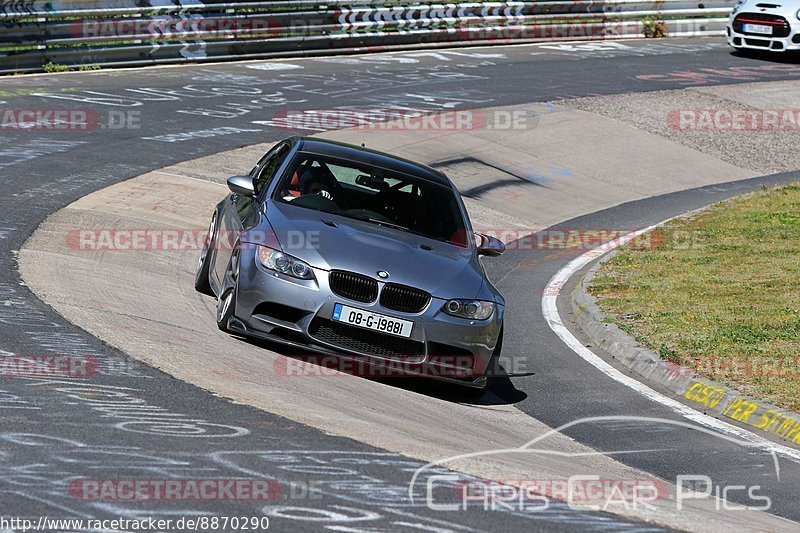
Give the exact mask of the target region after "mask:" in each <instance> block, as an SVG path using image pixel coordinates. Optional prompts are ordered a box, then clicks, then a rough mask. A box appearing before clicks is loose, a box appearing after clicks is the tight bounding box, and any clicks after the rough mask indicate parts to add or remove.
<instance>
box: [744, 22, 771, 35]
mask: <svg viewBox="0 0 800 533" xmlns="http://www.w3.org/2000/svg"><path fill="white" fill-rule="evenodd" d="M744 32H745V33H759V34H761V35H772V26H765V25H763V24H745V25H744Z"/></svg>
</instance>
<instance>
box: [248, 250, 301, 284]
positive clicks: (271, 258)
mask: <svg viewBox="0 0 800 533" xmlns="http://www.w3.org/2000/svg"><path fill="white" fill-rule="evenodd" d="M256 261H258V262H259V263H261V266H263V267H264V268H268V269H270V270H274V271H275V272H280V273H281V274H286V275H287V276H291V277H293V278H298V279H314V271H313V270H311V267H310V266H308V263H306V262H304V261H301V260H299V259H297V258H296V257H292V256H291V255H286V254H285V253H283V252H280V251H278V250H273V249H272V248H267V247H266V246H259V247H258V250H257V252H256Z"/></svg>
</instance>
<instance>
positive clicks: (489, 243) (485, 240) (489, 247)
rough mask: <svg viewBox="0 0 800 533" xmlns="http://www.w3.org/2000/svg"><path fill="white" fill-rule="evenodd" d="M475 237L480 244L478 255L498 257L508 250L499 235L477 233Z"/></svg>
mask: <svg viewBox="0 0 800 533" xmlns="http://www.w3.org/2000/svg"><path fill="white" fill-rule="evenodd" d="M475 239H476V240H477V245H478V255H488V256H492V257H496V256H498V255H501V254H502V253H503V252H505V251H506V245H505V244H503V241H501V240H500V239H498V238H497V237H491V236H489V235H484V234H483V233H476V234H475Z"/></svg>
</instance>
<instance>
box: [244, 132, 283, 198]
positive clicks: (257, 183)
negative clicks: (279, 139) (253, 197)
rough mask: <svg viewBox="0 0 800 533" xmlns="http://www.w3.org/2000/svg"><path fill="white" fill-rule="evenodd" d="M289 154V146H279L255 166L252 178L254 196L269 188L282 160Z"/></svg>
mask: <svg viewBox="0 0 800 533" xmlns="http://www.w3.org/2000/svg"><path fill="white" fill-rule="evenodd" d="M288 152H289V146H288V145H286V144H281V145H279V146H276V147H275V148H273V149H272V150H270V151H269V152H268V153H267V155H265V156H264V159H262V160H261V161H260V162H259V164H258V165H257V166H256V168H255V169H254V170H255V175H254V176H253V186H254V187H255V191H256V194H261V193H262V192H263V191H265V190H266V189H267V187H269V184H270V182H271V181H272V178H274V177H275V173H276V172H277V171H278V167H280V166H281V163H282V162H283V159H284V158H285V157H286V154H287V153H288Z"/></svg>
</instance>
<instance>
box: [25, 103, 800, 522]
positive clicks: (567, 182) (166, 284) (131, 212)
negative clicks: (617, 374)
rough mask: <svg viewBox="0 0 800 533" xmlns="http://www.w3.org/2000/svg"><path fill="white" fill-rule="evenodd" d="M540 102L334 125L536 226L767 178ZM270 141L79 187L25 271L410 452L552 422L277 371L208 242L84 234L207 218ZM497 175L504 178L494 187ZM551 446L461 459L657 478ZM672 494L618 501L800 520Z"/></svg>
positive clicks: (497, 223)
mask: <svg viewBox="0 0 800 533" xmlns="http://www.w3.org/2000/svg"><path fill="white" fill-rule="evenodd" d="M639 97H640V95H630V96H629V98H639ZM645 97H646V96H645ZM645 97H643V98H645ZM608 99H609V101H615V99H614V98H613V97H608ZM515 109H518V107H515ZM530 109H532V110H533V111H534V112H535V114H536V116H538V117H539V118H538V121H537V123H536V124H535V127H531V128H529V129H524V130H519V131H492V130H480V129H477V130H470V131H459V132H441V131H438V132H437V131H424V132H423V131H403V130H397V129H390V128H387V129H385V130H377V129H370V130H367V131H365V130H359V129H355V130H341V131H337V132H330V133H327V134H325V136H326V137H330V138H334V139H337V140H342V141H345V142H351V143H356V144H360V143H361V142H365V143H366V144H367V146H368V147H370V148H375V149H380V150H386V151H389V152H391V153H395V154H398V155H401V156H405V157H409V158H411V159H415V160H418V161H421V162H424V163H428V164H432V165H434V166H437V167H438V168H441V169H442V170H444V171H445V172H447V173H448V174H449V175H450V176H451V177H452V178H453V180H454V181H455V183H456V184H457V185H458V186H459V188H460V189H461V190H462V192H465V189H466V190H467V191H468V190H470V189H472V190H473V191H475V192H474V193H473V194H471V195H469V196H467V198H466V202H467V206H468V209H469V211H470V214H471V216H472V219H473V223H474V225H475V227H476V228H498V227H499V228H508V227H514V228H517V229H523V230H524V229H527V230H531V231H532V230H536V229H541V228H544V227H547V226H550V225H552V224H555V223H557V222H560V221H564V220H568V219H570V218H572V217H575V216H578V215H581V214H585V213H589V212H593V211H597V210H599V209H602V208H605V207H611V206H614V205H618V204H620V203H623V202H627V201H631V200H636V199H639V198H646V197H649V196H653V195H657V194H662V193H666V192H671V191H677V190H683V189H687V188H691V187H696V186H701V185H707V184H713V183H722V182H728V181H731V180H734V179H744V178H747V177H751V176H753V175H754V172H753V170H750V169H747V168H739V167H737V166H735V165H733V164H731V163H728V162H725V161H720V160H719V159H716V158H714V157H712V156H710V155H708V154H705V153H701V152H698V151H696V150H693V149H691V148H689V147H687V146H684V145H682V144H680V143H676V142H673V141H671V140H668V139H665V138H663V137H662V136H659V135H654V134H652V133H648V132H646V131H642V130H641V129H637V128H634V127H631V126H630V125H627V124H624V123H621V122H620V121H617V120H615V119H612V118H609V117H607V116H601V115H597V114H593V113H589V112H585V111H580V110H574V109H569V108H567V107H563V106H552V105H544V104H535V105H532V106H531V107H530ZM365 139H366V140H365ZM576 147H577V148H576ZM265 149H266V146H263V145H259V146H256V147H251V148H247V149H241V150H236V151H233V152H225V153H221V154H217V155H215V156H211V157H205V158H201V159H198V160H194V161H188V162H185V163H181V164H178V165H174V166H172V167H169V168H165V169H163V170H162V171H156V172H151V173H148V174H145V175H142V176H139V177H137V178H134V179H131V180H129V181H126V182H123V183H120V184H117V185H114V186H111V187H109V188H107V189H103V190H101V191H98V192H96V193H93V194H91V195H89V196H86V197H84V198H81V199H80V200H78V201H76V202H74V203H73V204H71V205H70V206H68V207H67V208H65V209H63V210H61V211H59V212H57V213H55V214H53V215H52V216H50V217H49V218H48V219H47V221H46V222H45V223H44V224H43V225H42V226H41V227H40V228H39V230H37V232H36V233H35V234H34V235H33V236H32V237H31V239H30V240H29V241H28V242H27V243H26V245H25V247H24V248H23V250H21V252H20V270H21V272H22V275H23V278H24V280H25V282H26V283H27V284H28V285H29V286H30V287H31V288H32V290H34V291H35V292H36V293H37V294H38V295H39V296H40V297H41V298H42V299H43V300H44V301H45V302H47V303H48V304H50V305H52V306H53V307H54V308H55V309H56V310H57V311H58V312H59V313H61V314H62V315H63V316H64V317H65V318H67V319H68V320H70V321H71V322H74V323H76V324H78V325H80V326H81V327H83V328H84V329H86V330H87V331H89V332H90V333H92V334H94V335H96V336H97V337H99V338H100V339H102V340H104V341H106V342H108V343H109V344H111V345H112V346H115V347H118V348H120V349H121V350H123V351H125V352H126V353H128V354H130V355H131V356H132V357H134V358H137V359H140V360H142V361H144V362H146V363H148V364H151V365H153V366H155V367H157V368H159V369H162V370H164V371H165V372H167V373H169V374H171V375H173V376H175V377H177V378H179V379H181V380H184V381H187V382H190V383H193V384H196V385H198V386H200V387H202V388H205V389H207V390H210V391H212V392H214V393H216V394H218V395H220V396H223V397H226V398H230V399H232V400H234V401H236V402H241V403H246V404H249V405H253V406H255V407H258V408H261V409H264V410H267V411H269V412H273V413H276V414H279V415H281V416H284V417H287V418H289V419H292V420H296V421H298V422H301V423H304V424H308V425H310V426H313V427H316V428H319V429H322V430H323V431H326V432H329V433H332V434H336V435H341V436H347V437H350V438H353V439H356V440H358V441H361V442H365V443H368V444H371V445H374V446H378V447H381V448H384V449H387V450H391V451H396V452H398V453H402V454H404V455H407V456H410V457H415V458H418V459H421V460H425V461H436V460H439V459H442V458H444V457H449V456H455V455H460V454H469V453H472V452H476V451H483V450H492V449H503V448H514V447H517V446H520V445H522V444H524V443H525V442H527V441H529V440H531V439H533V438H534V437H537V436H540V435H542V434H544V433H545V432H547V431H548V430H549V428H548V427H546V426H545V425H544V424H542V423H540V422H538V421H537V420H536V419H535V418H532V417H530V416H528V415H527V414H524V413H522V412H521V411H519V410H518V409H516V408H515V407H513V406H510V405H481V406H473V405H463V404H456V403H453V402H449V401H443V400H440V399H438V398H432V397H430V396H425V395H421V394H417V393H415V392H413V391H409V390H406V389H404V388H398V387H392V386H389V385H387V384H385V383H382V382H379V381H371V380H365V379H360V378H356V377H352V376H348V375H345V374H329V373H328V374H326V375H317V376H309V377H300V376H297V377H293V376H284V375H279V373H276V368H278V367H280V365H281V364H285V359H286V358H285V356H283V355H280V354H278V353H275V352H273V351H270V350H267V349H264V348H262V347H258V346H253V345H251V344H249V343H246V342H243V341H241V340H237V339H236V338H233V337H231V336H228V335H225V334H222V333H221V332H219V331H218V330H217V328H216V325H215V323H214V309H215V305H214V300H213V299H212V298H208V297H204V296H201V295H200V294H198V293H196V292H195V291H194V287H193V281H194V269H195V265H196V261H197V256H198V253H199V250H197V249H191V250H188V251H163V250H157V249H150V250H143V251H136V252H134V251H109V250H96V251H90V250H82V249H80V246H75V242H76V237H75V235H76V233H75V232H76V230H80V229H92V228H109V229H110V228H113V229H115V230H119V229H126V228H127V229H156V230H162V229H192V230H194V229H202V228H205V227H206V226H207V224H208V222H209V219H210V215H211V211H212V209H213V206H214V205H215V204H216V203H217V202H218V201H219V200H220V199H221V198H222V197H223V196H224V195H225V194H226V193H227V189H226V188H225V187H224V185H222V184H221V182H222V181H224V179H225V178H226V177H227V176H228V175H231V174H241V173H245V172H247V171H249V169H250V168H251V167H252V166H253V164H254V163H255V162H256V161H257V159H258V158H259V157H260V156H261V155H263V153H264V151H265ZM530 167H534V170H542V169H544V170H546V169H555V170H552V172H551V174H550V175H547V174H544V173H539V174H536V175H535V176H533V177H531V176H530V175H528V174H522V173H521V170H520V169H526V168H530ZM543 172H544V171H543ZM498 181H502V182H504V183H506V185H504V186H502V187H492V184H493V183H496V182H498ZM65 270H68V271H69V272H70V275H69V276H68V277H66V278H65V276H64V275H63V272H64V271H65ZM538 296H539V295H531V298H537V297H538ZM545 445H546V447H547V448H548V450H550V451H551V452H556V453H557V454H556V455H539V456H537V460H536V462H535V464H532V462H531V461H530V460H527V461H526V460H525V458H524V457H514V456H513V455H502V456H499V457H491V456H490V457H484V458H481V460H480V461H471V460H458V461H455V462H453V463H451V464H449V466H451V467H453V468H454V469H456V470H460V471H463V472H465V473H469V474H472V475H476V476H479V477H482V478H487V479H521V478H522V479H524V478H528V479H529V478H533V477H540V478H547V477H550V478H552V477H568V476H569V475H571V474H581V473H585V472H586V470H587V468H590V469H591V471H593V472H596V473H598V474H599V475H601V477H603V476H605V477H617V478H624V479H631V478H642V477H648V476H647V474H644V473H643V472H641V471H637V470H635V469H632V468H630V467H627V466H625V465H623V464H622V463H620V462H617V461H615V460H614V459H612V458H611V457H609V456H605V455H589V456H583V457H581V454H586V453H591V452H592V450H591V449H589V448H587V447H585V446H583V445H581V444H579V443H577V442H575V441H574V440H572V439H570V438H569V437H567V436H564V435H561V434H558V435H554V436H553V437H552V438H548V440H547V442H545ZM558 454H561V455H558ZM565 456H567V457H569V459H568V460H565V459H564V457H565ZM674 495H675V487H674V486H671V489H670V497H669V498H667V499H665V500H662V501H658V502H655V503H654V506H653V508H652V509H641V508H639V509H616V508H610V509H608V510H609V511H611V512H617V513H619V514H622V515H625V516H632V517H636V518H639V519H644V520H647V521H652V522H655V523H659V524H664V525H668V526H671V527H676V528H681V529H690V530H717V531H722V530H729V529H730V528H732V527H735V528H737V529H751V530H774V531H779V530H785V529H786V528H787V527H789V526H791V525H796V524H794V523H791V522H787V521H785V520H783V519H781V518H778V517H776V516H773V515H769V514H766V513H762V512H758V511H747V512H741V513H735V514H730V513H722V512H718V509H716V508H715V505H714V501H713V500H691V501H690V502H685V507H684V509H683V510H682V511H681V512H680V513H676V512H675V501H674ZM686 507H688V508H686Z"/></svg>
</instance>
